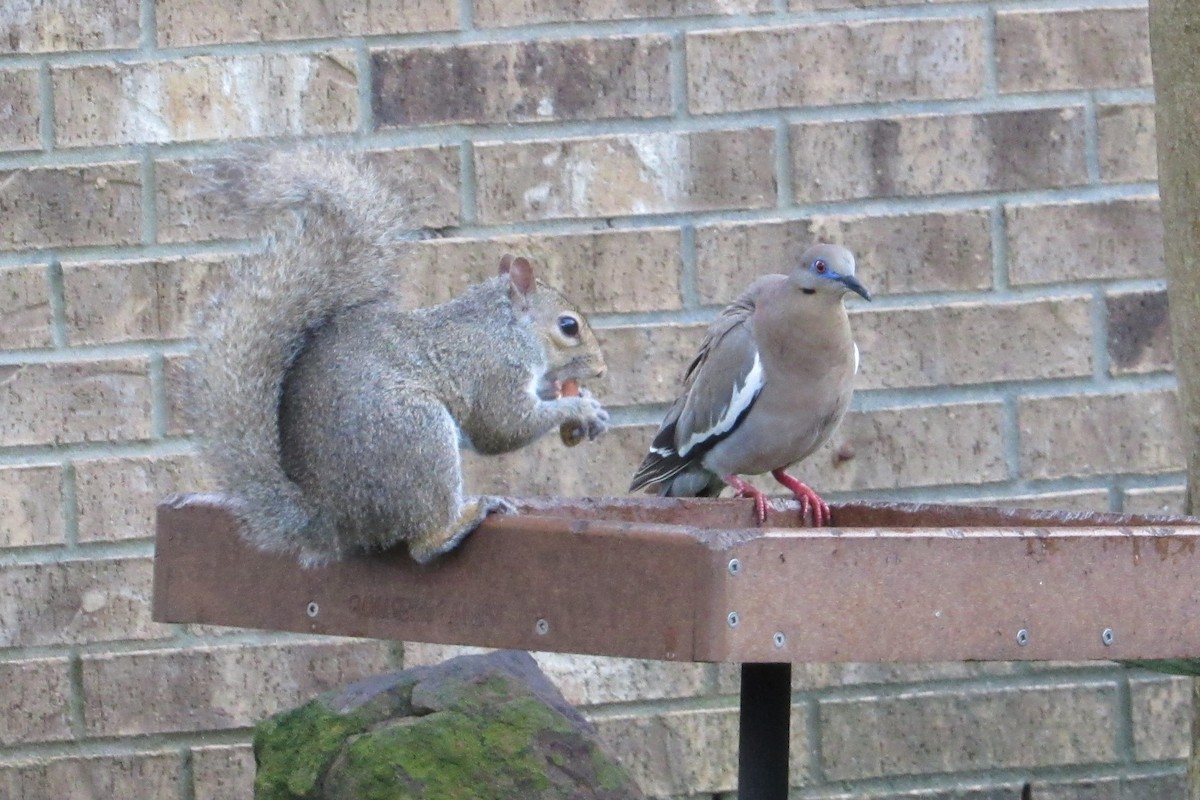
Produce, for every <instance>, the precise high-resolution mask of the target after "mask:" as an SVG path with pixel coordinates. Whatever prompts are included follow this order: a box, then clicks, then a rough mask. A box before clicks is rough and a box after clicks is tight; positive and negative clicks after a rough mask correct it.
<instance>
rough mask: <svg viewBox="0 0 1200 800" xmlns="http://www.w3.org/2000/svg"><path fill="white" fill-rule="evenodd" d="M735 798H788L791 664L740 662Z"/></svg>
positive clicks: (771, 799) (776, 799) (761, 799)
mask: <svg viewBox="0 0 1200 800" xmlns="http://www.w3.org/2000/svg"><path fill="white" fill-rule="evenodd" d="M741 703H742V707H741V719H740V720H739V723H738V795H737V796H738V800H787V796H788V737H789V734H790V729H791V726H790V722H791V713H792V665H791V664H790V663H789V664H742V698H741Z"/></svg>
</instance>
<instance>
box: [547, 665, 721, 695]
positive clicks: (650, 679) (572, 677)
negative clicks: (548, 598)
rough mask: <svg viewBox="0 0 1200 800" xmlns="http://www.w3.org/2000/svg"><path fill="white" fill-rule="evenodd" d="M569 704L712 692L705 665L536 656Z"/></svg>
mask: <svg viewBox="0 0 1200 800" xmlns="http://www.w3.org/2000/svg"><path fill="white" fill-rule="evenodd" d="M534 657H535V658H536V659H537V662H538V666H539V667H541V668H542V671H543V672H545V673H546V674H547V675H548V676H549V677H550V679H551V680H553V681H554V683H555V685H557V686H558V688H559V691H561V692H562V693H563V696H564V697H565V698H566V699H567V702H568V703H571V704H572V705H577V706H583V705H588V706H590V705H597V704H600V703H626V702H634V701H648V700H663V699H668V698H676V697H697V696H700V695H703V694H705V693H706V692H707V689H708V675H709V668H708V666H707V665H705V664H678V663H672V662H669V661H643V660H636V659H630V658H604V657H601V656H577V655H569V654H564V653H534Z"/></svg>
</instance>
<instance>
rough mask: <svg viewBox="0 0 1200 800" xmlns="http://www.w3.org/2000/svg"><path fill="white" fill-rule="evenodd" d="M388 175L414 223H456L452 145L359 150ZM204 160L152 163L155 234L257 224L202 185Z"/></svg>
mask: <svg viewBox="0 0 1200 800" xmlns="http://www.w3.org/2000/svg"><path fill="white" fill-rule="evenodd" d="M364 155H365V156H366V158H367V159H368V160H369V161H372V162H374V163H375V164H376V165H377V166H379V168H380V169H381V171H382V174H383V175H385V176H387V177H388V179H389V188H390V189H392V190H393V191H394V192H396V194H397V196H398V197H399V198H400V200H401V201H403V202H411V205H412V225H413V227H414V228H419V227H428V228H444V227H448V226H452V225H457V224H458V223H459V221H460V220H459V200H458V184H459V174H458V173H459V162H458V148H456V147H414V148H405V149H400V150H378V151H370V152H367V153H364ZM205 166H206V162H204V161H200V160H186V161H160V162H157V163H156V165H155V170H156V185H155V192H156V197H157V204H158V240H159V241H160V242H171V243H176V242H194V241H202V240H209V239H247V238H251V237H254V236H257V235H258V234H259V233H260V231H261V228H260V226H259V225H257V224H255V223H254V221H253V220H252V219H251V218H250V217H249V216H247V215H237V214H230V213H229V211H228V210H227V209H226V208H225V207H224V205H223V203H222V202H221V199H220V197H219V196H215V195H213V194H210V193H207V192H206V191H205V190H204V178H203V172H204V168H205Z"/></svg>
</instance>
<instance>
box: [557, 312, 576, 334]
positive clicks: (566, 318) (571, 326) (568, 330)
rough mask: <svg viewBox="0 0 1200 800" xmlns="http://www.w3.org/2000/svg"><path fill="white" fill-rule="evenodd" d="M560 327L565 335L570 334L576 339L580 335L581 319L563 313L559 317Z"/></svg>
mask: <svg viewBox="0 0 1200 800" xmlns="http://www.w3.org/2000/svg"><path fill="white" fill-rule="evenodd" d="M558 329H559V330H560V331H562V335H563V336H569V337H570V338H572V339H574V338H575V337H576V336H578V335H579V320H577V319H575V318H574V317H572V316H571V315H570V314H563V315H562V316H561V317H559V318H558Z"/></svg>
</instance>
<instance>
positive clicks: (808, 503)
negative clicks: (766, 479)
mask: <svg viewBox="0 0 1200 800" xmlns="http://www.w3.org/2000/svg"><path fill="white" fill-rule="evenodd" d="M771 474H772V475H773V476H774V477H775V480H777V481H779V482H780V483H782V484H783V485H784V486H786V487H787V488H788V489H791V491H792V494H794V495H796V499H797V500H799V501H800V519H802V520H803V519H804V517H805V516H807V515H808V510H809V509H810V508H811V509H812V518H813V527H814V528H820V527H822V526H824V525H827V524H828V523H829V504H828V503H826V502H825V501H824V500H822V499H821V495H819V494H817V493H816V492H814V491H813V490H812V489H811V488H809V487H808V486H806V485H805V484H803V483H801V482H800V481H798V480H796V479H795V478H793V477H792V476H791V475H788V474H787V473H786V472H784V471H783V470H781V469H777V470H774V471H773V472H772V473H771Z"/></svg>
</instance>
